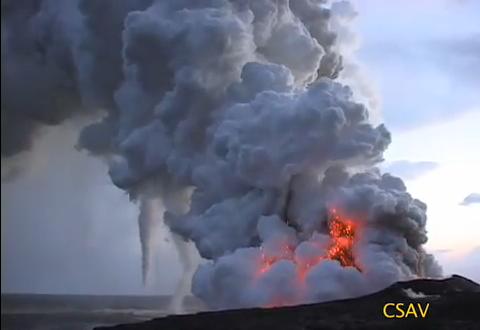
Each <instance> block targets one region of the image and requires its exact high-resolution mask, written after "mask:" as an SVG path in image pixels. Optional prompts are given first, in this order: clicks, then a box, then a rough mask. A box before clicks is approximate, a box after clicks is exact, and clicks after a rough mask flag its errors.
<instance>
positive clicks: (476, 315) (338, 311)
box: [97, 275, 480, 330]
mask: <svg viewBox="0 0 480 330" xmlns="http://www.w3.org/2000/svg"><path fill="white" fill-rule="evenodd" d="M386 303H404V304H405V307H404V308H403V309H404V310H405V311H406V309H407V308H406V307H407V306H408V304H410V303H413V304H414V305H415V307H417V306H418V305H417V304H421V306H422V308H423V309H425V306H426V304H427V303H428V304H430V306H429V308H428V312H427V315H426V317H425V318H421V316H420V314H419V311H418V308H417V314H418V318H415V316H414V315H409V317H408V318H392V319H387V318H386V317H385V316H384V314H383V309H384V305H385V304H386ZM387 311H388V312H389V313H391V314H393V313H395V308H394V307H391V306H390V307H389V309H388V310H387ZM398 313H399V312H398ZM97 329H103V330H105V329H111V330H153V329H158V330H184V329H185V330H187V329H188V330H194V329H196V330H213V329H228V330H234V329H237V330H251V329H268V330H270V329H272V330H280V329H285V330H294V329H295V330H303V329H308V330H314V329H319V330H320V329H326V330H327V329H332V330H333V329H368V330H371V329H402V330H403V329H410V330H412V329H435V330H441V329H458V330H460V329H461V330H468V329H480V286H479V285H478V284H477V283H475V282H473V281H470V280H468V279H466V278H463V277H461V276H457V275H454V276H452V277H451V278H448V279H444V280H431V279H421V280H413V281H407V282H398V283H395V284H393V285H392V286H390V287H388V288H386V289H384V290H382V291H380V292H377V293H374V294H371V295H368V296H364V297H360V298H355V299H348V300H341V301H333V302H327V303H320V304H312V305H303V306H294V307H283V308H272V309H259V308H254V309H242V310H231V311H218V312H204V313H198V314H192V315H179V316H168V317H165V318H160V319H154V320H151V321H147V322H142V323H137V324H124V325H118V326H114V327H104V328H97Z"/></svg>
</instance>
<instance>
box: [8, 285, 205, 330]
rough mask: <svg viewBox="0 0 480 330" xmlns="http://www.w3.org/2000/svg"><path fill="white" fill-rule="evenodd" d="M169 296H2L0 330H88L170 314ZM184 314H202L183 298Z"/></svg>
mask: <svg viewBox="0 0 480 330" xmlns="http://www.w3.org/2000/svg"><path fill="white" fill-rule="evenodd" d="M170 301H171V297H170V296H90V295H43V294H42V295H39V294H2V317H1V321H2V324H1V329H2V330H87V329H88V330H90V329H92V328H93V327H95V326H99V325H113V324H119V323H131V322H139V321H145V320H149V319H152V318H156V317H162V316H166V315H168V314H171V308H170ZM183 307H184V310H183V312H184V313H195V312H198V311H201V310H202V308H203V307H202V304H201V303H200V302H199V301H198V300H197V299H195V298H194V297H185V299H184V301H183Z"/></svg>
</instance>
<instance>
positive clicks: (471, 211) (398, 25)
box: [2, 0, 480, 294]
mask: <svg viewBox="0 0 480 330" xmlns="http://www.w3.org/2000/svg"><path fill="white" fill-rule="evenodd" d="M293 1H294V0H293ZM354 3H356V8H357V11H358V12H359V16H358V17H357V19H356V22H354V26H355V28H354V31H355V32H356V33H358V35H359V37H360V39H361V45H360V49H359V50H358V54H357V56H358V60H359V62H360V63H361V65H363V66H364V69H365V72H366V73H367V74H368V78H369V79H370V80H371V81H372V84H373V86H375V88H376V89H377V91H378V94H379V97H380V99H381V104H382V107H381V115H382V118H383V120H384V122H385V123H386V126H387V127H388V129H389V130H390V131H391V132H392V137H393V143H392V145H391V146H390V148H389V150H387V152H386V154H385V159H386V163H385V164H383V165H382V167H383V168H385V169H388V170H391V171H392V173H393V174H398V175H401V176H403V178H404V180H405V182H406V185H407V187H408V190H409V192H410V193H411V194H412V196H414V197H417V198H419V199H421V200H423V201H425V202H426V203H427V204H428V213H427V214H428V226H427V229H428V231H429V242H428V243H427V249H428V250H429V251H430V252H433V253H434V254H435V255H436V256H437V258H438V259H439V260H440V262H441V264H442V265H443V267H444V269H445V273H446V274H450V273H454V272H458V273H461V274H465V275H467V276H469V277H471V278H472V279H474V280H476V281H480V204H479V203H477V204H471V205H468V206H466V205H460V204H461V202H462V200H463V199H464V198H465V197H466V196H467V195H469V194H471V193H480V172H479V169H480V152H479V149H480V97H479V96H480V93H479V92H478V91H480V23H479V22H480V1H474V0H423V1H401V0H396V1H384V0H355V1H354ZM68 125H70V124H69V123H67V124H65V125H62V127H61V128H58V127H57V128H55V129H52V130H48V132H46V134H45V135H44V138H43V139H42V140H41V141H40V142H39V145H38V147H39V150H40V151H38V153H32V154H33V155H31V157H32V159H31V161H32V162H35V163H36V164H37V165H38V166H36V168H35V171H28V172H27V173H26V175H25V177H23V178H20V179H19V180H18V181H16V183H15V187H13V184H12V183H9V182H7V183H5V185H7V186H8V187H7V188H8V189H9V196H6V197H2V218H4V212H12V214H16V215H18V216H20V217H21V218H22V221H21V222H19V223H20V225H18V224H17V225H15V226H14V225H12V224H11V223H9V222H8V221H5V222H4V221H3V219H2V292H36V293H47V292H48V293H65V292H67V291H68V292H69V293H96V294H112V293H116V294H118V293H122V294H159V293H169V292H172V291H173V289H174V288H175V285H176V281H177V279H178V277H179V276H180V271H181V267H180V264H179V262H178V260H177V256H176V251H175V249H174V247H173V245H172V243H171V241H169V235H168V233H166V229H165V230H164V233H162V234H161V235H160V237H159V238H158V244H159V246H160V248H159V249H160V253H159V260H160V261H161V262H160V264H161V265H164V266H163V267H160V268H158V269H157V270H156V271H157V277H158V278H159V282H158V283H156V284H154V285H153V286H152V287H149V288H144V287H143V286H142V284H141V273H140V269H141V266H140V260H141V252H140V246H139V242H138V228H137V223H136V217H137V214H138V210H137V207H136V206H135V205H134V204H132V203H130V202H129V200H128V196H127V195H126V194H125V193H123V192H121V191H120V190H119V189H117V188H116V187H114V186H113V185H112V184H111V183H110V181H109V178H108V175H107V167H106V165H105V164H103V163H101V162H99V161H98V159H94V158H93V157H89V156H87V155H86V154H85V153H79V152H77V151H76V150H74V149H73V146H74V145H75V142H76V137H77V134H78V130H79V128H78V127H69V126H68ZM51 144H55V145H58V150H59V153H58V154H53V155H52V154H50V157H51V158H52V159H51V160H50V161H52V162H58V164H62V162H66V161H68V162H71V163H72V164H75V166H78V168H81V169H82V170H84V171H85V173H88V174H89V175H85V177H82V176H78V175H72V173H73V172H74V169H72V168H65V169H64V170H62V171H61V172H58V173H50V172H48V171H49V166H47V165H46V163H45V160H42V157H44V156H40V155H44V154H48V153H47V152H46V151H45V150H47V149H49V148H50V147H49V146H50V145H51ZM58 167H61V166H58ZM52 178H53V179H52ZM3 186H4V183H2V189H3ZM32 186H34V187H36V188H35V189H31V187H32ZM71 187H80V188H79V189H77V191H76V192H75V194H74V196H73V198H67V196H65V193H64V192H65V191H68V189H71ZM49 189H50V190H52V191H54V193H53V194H44V191H45V190H49ZM16 199H23V201H24V203H25V207H24V208H22V209H20V210H15V211H12V210H10V211H9V210H6V209H5V207H4V206H6V205H8V203H9V201H10V202H12V201H13V200H16ZM12 203H13V202H12ZM46 205H50V207H48V208H46V207H45V206H46ZM66 209H67V211H66ZM13 212H15V213H13ZM7 214H10V213H7ZM39 216H41V217H44V218H46V219H49V221H48V222H47V223H46V224H42V225H40V224H39V223H38V221H37V220H38V219H37V218H38V217H39ZM7 218H8V217H7ZM59 219H62V223H60V221H59ZM78 219H84V220H85V222H82V223H79V222H78V221H77V220H78ZM63 222H65V224H64V223H63ZM59 228H62V229H59ZM62 230H63V231H62ZM6 231H7V232H8V233H9V234H8V235H7V234H5V232H6ZM74 236H78V237H85V240H86V241H87V246H86V247H85V246H84V245H82V244H84V243H83V242H84V241H82V242H80V241H79V240H74V239H71V237H74ZM22 242H28V243H29V244H25V245H22V244H21V243H22ZM112 242H113V243H112ZM114 243H115V244H114ZM65 244H67V245H68V247H69V248H70V251H69V253H67V252H66V251H62V250H61V246H62V245H65ZM5 246H10V247H12V246H14V247H15V251H5V249H4V247H5ZM85 250H86V251H87V252H88V256H85ZM5 256H6V257H7V259H5V258H4V257H5ZM3 260H8V264H6V266H7V268H8V269H7V270H5V269H4V267H3V265H4V262H3ZM36 263H43V264H45V265H48V266H49V267H50V268H49V269H48V268H47V267H37V268H35V266H36ZM32 269H35V270H36V271H37V273H36V274H35V276H36V277H37V282H36V283H33V282H32V281H31V280H30V277H29V276H30V275H31V271H32ZM85 269H87V270H88V272H87V275H85V274H86V273H85V272H83V271H84V270H85ZM54 273H57V274H64V276H63V280H64V281H63V282H60V281H58V278H56V277H55V276H51V275H52V274H54ZM17 274H20V275H17ZM13 276H17V277H21V278H16V279H15V281H11V282H10V283H11V284H10V285H8V286H5V287H4V279H12V277H13ZM22 276H23V277H22ZM68 288H74V289H73V291H72V290H71V289H70V290H68Z"/></svg>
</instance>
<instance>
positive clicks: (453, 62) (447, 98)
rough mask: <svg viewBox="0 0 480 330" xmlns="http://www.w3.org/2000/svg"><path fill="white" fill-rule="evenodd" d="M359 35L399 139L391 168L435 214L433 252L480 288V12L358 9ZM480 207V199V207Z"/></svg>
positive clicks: (435, 6) (408, 5) (429, 3)
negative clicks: (469, 200) (479, 283)
mask: <svg viewBox="0 0 480 330" xmlns="http://www.w3.org/2000/svg"><path fill="white" fill-rule="evenodd" d="M356 3H357V6H356V8H357V10H358V12H359V15H358V17H357V20H356V22H355V24H356V28H355V29H354V30H355V31H357V32H358V33H359V36H360V38H361V42H360V43H361V46H360V49H359V50H358V53H357V55H358V57H359V62H360V63H362V64H363V65H364V66H365V68H364V69H365V71H366V72H367V74H368V76H369V78H370V79H371V80H372V81H373V84H374V86H375V88H376V91H377V93H378V95H379V98H380V103H381V117H382V119H383V122H385V124H386V125H387V127H388V128H389V129H390V131H391V132H392V139H393V142H392V145H391V146H390V148H389V149H388V150H387V152H386V154H385V156H384V157H385V160H386V162H385V164H383V166H382V167H383V168H384V169H385V170H387V171H389V172H392V173H393V174H396V175H399V176H401V177H402V178H403V179H404V181H405V182H406V184H407V187H408V190H409V192H410V193H411V194H412V195H413V196H414V197H416V198H419V199H421V200H423V201H424V202H426V203H427V205H428V211H427V215H428V220H427V221H428V222H427V229H428V231H429V242H428V243H427V245H426V246H427V248H428V250H429V251H431V252H433V253H434V254H435V255H436V256H437V258H438V259H439V260H440V262H441V264H442V266H443V268H444V272H445V273H446V274H450V273H456V272H458V273H462V274H465V275H468V276H470V277H471V278H473V279H475V280H477V281H479V280H480V204H479V203H469V204H468V205H462V202H463V200H464V199H465V198H466V197H467V196H468V195H470V194H472V193H477V194H478V193H479V192H480V172H479V171H478V169H479V168H480V153H479V152H478V150H479V146H480V129H479V123H480V98H479V90H480V24H479V23H478V22H479V21H480V2H479V1H473V0H470V1H469V0H465V1H453V0H439V1H437V0H424V1H380V0H361V1H360V0H359V1H357V2H356ZM477 199H478V198H477Z"/></svg>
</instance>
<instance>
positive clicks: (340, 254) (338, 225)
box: [257, 208, 360, 282]
mask: <svg viewBox="0 0 480 330" xmlns="http://www.w3.org/2000/svg"><path fill="white" fill-rule="evenodd" d="M329 213H330V214H329V220H328V233H329V235H330V237H331V239H332V243H331V245H330V246H329V247H328V249H327V252H326V254H325V255H319V256H318V257H316V258H314V259H313V260H309V261H308V262H307V263H297V262H296V261H295V259H294V257H293V256H294V250H295V249H294V247H292V246H289V245H287V244H283V245H282V247H281V250H280V251H279V252H280V253H278V254H277V255H276V256H267V255H266V254H265V253H264V251H263V249H262V248H261V249H262V254H261V260H260V265H259V268H258V271H257V276H262V275H263V274H265V273H268V272H269V271H270V269H271V268H272V266H273V264H275V263H276V262H277V261H279V260H281V259H284V260H290V261H292V262H294V263H295V264H296V266H297V276H298V279H299V281H300V282H303V280H304V279H305V278H306V276H307V274H308V272H309V271H310V269H311V268H312V267H314V266H316V265H318V264H319V263H321V262H322V261H324V260H337V261H338V262H339V263H340V264H341V265H342V266H343V267H355V268H357V269H358V270H360V268H359V267H358V266H357V265H356V264H355V259H354V256H353V246H354V243H355V233H356V223H355V222H354V221H352V220H350V219H348V218H346V217H345V216H343V215H341V213H340V212H338V211H337V210H336V209H335V208H333V209H332V210H330V212H329Z"/></svg>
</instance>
